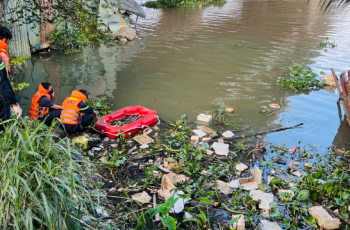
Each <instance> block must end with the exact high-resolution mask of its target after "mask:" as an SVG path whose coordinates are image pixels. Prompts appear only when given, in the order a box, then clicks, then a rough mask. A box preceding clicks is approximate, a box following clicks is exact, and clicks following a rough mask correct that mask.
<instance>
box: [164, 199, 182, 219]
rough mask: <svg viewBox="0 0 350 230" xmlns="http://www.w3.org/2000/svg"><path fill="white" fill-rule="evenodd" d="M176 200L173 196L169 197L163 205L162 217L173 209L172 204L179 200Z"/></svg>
mask: <svg viewBox="0 0 350 230" xmlns="http://www.w3.org/2000/svg"><path fill="white" fill-rule="evenodd" d="M179 198H180V197H178V198H176V199H175V198H174V196H171V197H169V198H168V199H167V200H166V201H165V203H164V204H163V208H162V214H163V216H164V215H165V214H167V213H169V211H170V209H172V208H173V207H174V204H175V203H176V201H177V200H178V199H179Z"/></svg>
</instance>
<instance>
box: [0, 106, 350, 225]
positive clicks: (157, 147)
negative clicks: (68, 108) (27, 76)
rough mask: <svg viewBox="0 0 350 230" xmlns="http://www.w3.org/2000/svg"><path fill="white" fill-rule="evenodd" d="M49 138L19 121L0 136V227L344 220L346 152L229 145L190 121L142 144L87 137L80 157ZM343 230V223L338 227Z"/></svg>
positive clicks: (245, 132)
mask: <svg viewBox="0 0 350 230" xmlns="http://www.w3.org/2000/svg"><path fill="white" fill-rule="evenodd" d="M92 103H93V104H94V107H96V108H97V110H98V111H99V114H100V115H103V114H107V113H110V112H111V111H110V109H109V106H108V104H106V103H105V100H102V101H101V100H93V101H92ZM214 112H215V114H216V115H217V114H219V115H220V116H216V118H215V123H217V124H218V125H220V124H221V125H223V123H222V122H221V123H220V122H219V121H225V122H224V123H225V124H228V121H229V120H232V119H230V118H228V117H227V113H226V112H225V111H223V110H222V109H219V110H216V111H214ZM229 124H230V123H229ZM231 124H232V122H231ZM54 129H56V126H55V127H54ZM227 129H230V126H223V127H220V130H227ZM198 130H201V131H203V132H204V133H205V135H204V136H202V135H200V134H201V132H198ZM51 131H52V130H51V128H46V127H44V126H43V124H38V123H37V122H36V121H30V120H26V119H24V120H22V121H12V123H11V124H10V126H9V127H8V129H7V132H6V133H4V134H2V137H1V146H3V147H2V149H3V151H2V153H3V154H2V156H3V160H2V163H3V165H2V167H1V168H2V169H3V170H2V181H3V183H4V189H2V190H1V194H2V196H1V197H2V204H3V206H2V207H3V209H2V212H3V213H6V214H7V215H4V216H3V217H2V220H1V221H2V222H1V225H4V224H5V220H6V221H7V222H6V224H7V225H8V226H10V227H12V228H17V229H23V228H26V229H35V228H37V229H73V227H72V226H74V228H77V229H79V228H85V229H160V228H165V229H242V227H241V226H242V224H243V223H244V226H245V229H260V228H263V229H268V228H267V227H266V226H267V224H271V223H272V222H275V224H277V225H278V226H279V227H281V228H282V229H312V228H317V226H318V225H317V220H316V219H315V218H314V217H313V216H312V215H310V211H309V209H310V208H311V207H313V206H317V205H318V204H319V205H323V206H325V208H326V211H327V212H328V213H330V214H331V215H334V213H335V214H336V216H335V217H336V218H340V217H342V218H344V219H345V220H346V219H348V218H349V212H350V210H349V195H350V187H349V182H350V176H349V174H350V172H349V169H348V167H347V164H348V163H349V154H348V152H345V151H344V152H342V151H340V150H336V152H330V153H326V154H320V153H317V151H316V150H315V149H312V148H307V147H305V146H303V145H302V144H300V146H297V147H295V148H293V149H288V148H287V147H286V146H276V145H273V144H272V143H270V144H269V145H268V143H266V142H263V140H262V139H261V137H259V136H257V138H254V136H255V135H254V134H252V135H251V136H253V139H248V140H246V139H245V138H244V137H245V136H249V132H250V131H249V128H241V129H239V128H236V130H231V131H233V133H234V134H236V135H234V136H232V135H231V137H230V135H228V134H229V132H223V133H222V132H218V131H216V128H215V129H210V128H208V127H206V126H203V125H198V124H196V123H194V122H190V121H188V120H187V118H186V116H183V117H182V118H181V119H180V120H178V121H176V122H164V121H163V122H161V123H160V124H159V125H158V126H156V127H153V128H152V130H151V133H149V134H148V136H149V137H151V138H152V139H153V140H154V141H153V142H152V143H148V145H140V144H138V143H137V142H135V141H134V140H133V139H125V138H124V137H123V135H121V136H120V137H119V138H117V139H109V138H105V137H103V136H100V135H99V134H96V133H94V132H92V133H90V141H88V149H86V150H83V149H79V148H77V147H74V148H73V147H72V146H71V144H70V140H69V139H68V138H63V139H62V138H59V137H58V136H57V135H55V134H53V133H52V132H51ZM55 132H56V131H55ZM215 133H216V134H215ZM198 135H200V136H201V137H200V136H198ZM223 136H226V137H223ZM242 137H243V138H242ZM242 140H243V141H242ZM215 143H216V144H215ZM219 144H222V145H225V144H227V145H229V146H228V147H229V148H227V150H228V151H227V152H225V149H221V150H218V149H217V146H218V145H219ZM222 145H221V146H222ZM215 146H216V147H215ZM79 152H80V153H79ZM219 154H224V155H219ZM240 162H242V163H244V164H246V165H247V167H245V166H244V165H243V164H240ZM9 166H11V167H9ZM248 167H249V168H250V169H253V170H254V171H251V170H248ZM96 170H97V171H98V172H99V174H100V176H99V175H98V174H97V173H96ZM259 175H261V177H260V176H259ZM247 178H248V180H247ZM249 178H250V179H249ZM259 178H260V179H259ZM173 195H175V196H173ZM265 199H266V200H265ZM331 218H332V217H331ZM9 220H10V221H9ZM318 224H320V223H318ZM17 225H18V227H17ZM264 226H265V228H264ZM348 227H349V226H347V225H346V221H344V220H342V221H341V226H340V228H341V229H346V228H348Z"/></svg>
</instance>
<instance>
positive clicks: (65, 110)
mask: <svg viewBox="0 0 350 230" xmlns="http://www.w3.org/2000/svg"><path fill="white" fill-rule="evenodd" d="M87 98H88V93H87V91H86V90H83V89H81V90H73V92H72V94H71V96H70V97H68V98H66V99H65V100H64V102H63V104H62V112H61V122H62V124H63V127H61V128H62V129H63V130H65V131H66V133H67V134H76V133H78V132H79V133H80V134H79V135H83V134H84V133H83V132H84V131H86V130H88V129H89V128H90V127H91V125H92V122H93V120H94V118H95V117H97V113H96V111H95V110H94V109H93V108H92V107H90V106H88V105H87V104H85V100H86V99H87Z"/></svg>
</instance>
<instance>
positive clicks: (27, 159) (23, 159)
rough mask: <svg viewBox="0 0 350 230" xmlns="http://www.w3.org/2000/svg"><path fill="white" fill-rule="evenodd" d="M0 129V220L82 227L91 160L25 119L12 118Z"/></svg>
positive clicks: (13, 225)
mask: <svg viewBox="0 0 350 230" xmlns="http://www.w3.org/2000/svg"><path fill="white" fill-rule="evenodd" d="M0 135H1V138H0V146H1V161H0V169H1V170H0V178H1V183H2V186H1V190H0V197H1V205H0V211H1V213H2V215H1V217H0V226H1V227H2V228H4V229H82V224H81V222H80V221H79V219H78V218H79V216H81V214H82V213H84V212H86V211H87V210H88V207H87V203H88V202H89V200H90V195H89V192H88V191H87V190H86V187H87V185H88V183H87V182H88V181H89V180H88V177H87V176H88V175H89V174H90V169H89V167H91V166H89V165H88V162H86V161H84V160H83V159H82V158H81V155H80V153H79V152H78V151H76V150H74V149H73V148H72V147H71V145H70V142H69V139H67V138H64V139H61V138H59V137H57V136H55V135H54V134H53V133H52V127H50V128H47V127H45V125H44V124H43V123H39V122H37V121H33V120H29V119H23V120H22V119H20V120H11V121H10V122H9V124H8V125H7V127H6V130H5V132H4V133H2V134H0Z"/></svg>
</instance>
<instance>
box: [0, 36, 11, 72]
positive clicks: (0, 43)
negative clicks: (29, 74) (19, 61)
mask: <svg viewBox="0 0 350 230" xmlns="http://www.w3.org/2000/svg"><path fill="white" fill-rule="evenodd" d="M7 46H8V45H7V44H6V43H5V42H3V41H2V40H0V53H4V54H5V55H6V56H7V58H8V59H9V61H8V62H9V63H10V55H9V54H8V52H7V50H6V49H7ZM0 58H1V60H2V62H3V63H4V65H5V60H4V59H3V58H2V57H1V55H0ZM7 67H8V66H5V68H6V72H7V73H9V70H8V68H7ZM7 77H8V75H7Z"/></svg>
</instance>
